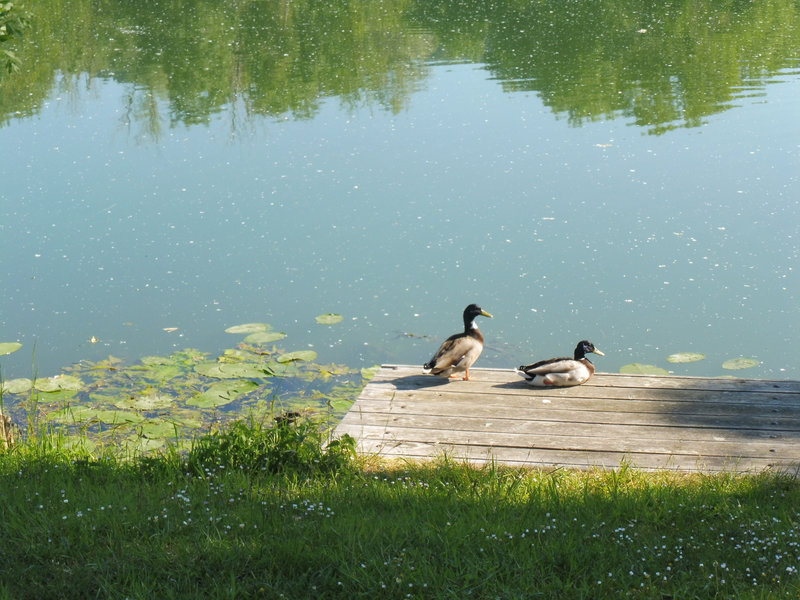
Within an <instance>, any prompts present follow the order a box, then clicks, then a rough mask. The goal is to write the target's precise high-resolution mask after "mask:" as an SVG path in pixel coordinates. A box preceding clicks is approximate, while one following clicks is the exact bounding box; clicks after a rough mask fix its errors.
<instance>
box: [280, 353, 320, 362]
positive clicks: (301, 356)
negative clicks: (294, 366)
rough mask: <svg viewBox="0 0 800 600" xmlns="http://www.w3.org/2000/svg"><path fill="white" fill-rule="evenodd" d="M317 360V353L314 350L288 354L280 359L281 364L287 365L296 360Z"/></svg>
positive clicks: (282, 355)
mask: <svg viewBox="0 0 800 600" xmlns="http://www.w3.org/2000/svg"><path fill="white" fill-rule="evenodd" d="M316 358H317V353H316V352H314V351H313V350H296V351H294V352H287V353H286V354H281V355H280V356H279V357H278V359H277V360H278V362H279V363H287V362H292V361H294V360H306V361H310V360H315V359H316Z"/></svg>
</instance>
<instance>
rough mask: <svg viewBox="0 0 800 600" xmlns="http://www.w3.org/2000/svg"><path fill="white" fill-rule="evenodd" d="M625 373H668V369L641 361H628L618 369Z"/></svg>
mask: <svg viewBox="0 0 800 600" xmlns="http://www.w3.org/2000/svg"><path fill="white" fill-rule="evenodd" d="M619 372H620V373H624V374H626V375H669V371H667V370H666V369H662V368H661V367H657V366H655V365H645V364H642V363H630V364H628V365H624V366H622V367H621V368H620V370H619Z"/></svg>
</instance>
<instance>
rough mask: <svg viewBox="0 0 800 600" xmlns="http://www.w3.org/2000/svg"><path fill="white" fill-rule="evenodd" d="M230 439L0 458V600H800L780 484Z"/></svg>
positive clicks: (794, 507)
mask: <svg viewBox="0 0 800 600" xmlns="http://www.w3.org/2000/svg"><path fill="white" fill-rule="evenodd" d="M323 441H324V434H322V433H320V432H319V430H318V429H317V428H316V426H315V424H313V423H311V422H307V421H302V420H300V421H297V422H284V423H282V424H280V425H279V426H278V427H276V428H271V427H265V426H263V425H262V424H259V423H256V422H252V421H246V422H239V423H237V424H235V425H231V426H227V427H226V429H225V430H223V431H220V432H217V433H216V434H214V435H211V436H208V437H206V438H202V439H200V440H197V441H196V442H195V443H194V446H193V449H192V450H191V451H190V452H189V453H188V454H179V453H177V452H169V451H168V452H165V453H162V454H160V455H156V456H150V457H142V458H139V459H135V460H122V459H119V458H117V457H115V456H114V455H108V456H105V457H103V456H100V457H97V456H90V455H87V454H85V453H84V454H76V451H75V450H65V449H64V448H61V447H59V444H58V440H57V439H52V438H48V437H47V436H38V437H36V438H33V439H30V440H27V441H25V442H24V443H22V444H19V445H17V446H15V447H14V448H13V449H12V450H11V451H10V452H6V453H2V454H0V506H2V511H1V513H0V514H2V518H0V599H6V598H8V599H12V598H13V599H15V600H18V599H26V598H98V597H99V598H291V599H297V598H315V599H316V598H343V599H345V598H346V599H352V598H369V599H373V598H391V599H395V598H453V599H463V598H481V599H483V598H487V599H489V598H618V597H631V598H659V599H666V598H676V599H678V598H680V599H685V598H703V599H705V598H773V597H776V598H777V597H787V596H788V597H798V596H799V595H800V576H799V574H798V569H799V568H800V529H799V527H800V526H799V525H798V521H799V520H800V485H799V484H798V480H797V479H796V478H795V477H793V476H788V475H780V474H774V473H773V474H769V473H768V474H761V475H751V476H742V475H734V474H721V475H713V476H704V475H681V474H674V473H645V472H640V471H637V470H635V469H630V468H622V469H620V470H618V471H615V472H603V471H590V472H573V471H565V470H553V471H540V470H521V469H510V468H501V467H499V466H497V465H488V466H485V467H470V466H466V465H464V464H461V463H459V462H457V461H453V460H448V459H446V458H443V459H441V460H439V461H437V462H435V463H432V464H427V465H424V464H398V463H394V464H385V463H380V462H377V461H369V462H365V461H363V460H359V459H355V458H354V457H353V454H352V445H351V443H350V442H349V440H344V441H343V442H342V443H340V444H338V445H334V446H332V447H330V446H329V447H324V446H323V444H322V442H323Z"/></svg>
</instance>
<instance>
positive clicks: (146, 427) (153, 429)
mask: <svg viewBox="0 0 800 600" xmlns="http://www.w3.org/2000/svg"><path fill="white" fill-rule="evenodd" d="M139 432H140V433H141V434H142V435H143V436H144V437H146V438H148V439H164V438H171V437H176V428H175V424H174V423H170V422H168V421H161V422H155V421H147V422H146V423H142V425H141V428H140V429H139Z"/></svg>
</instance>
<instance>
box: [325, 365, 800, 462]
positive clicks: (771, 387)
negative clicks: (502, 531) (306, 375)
mask: <svg viewBox="0 0 800 600" xmlns="http://www.w3.org/2000/svg"><path fill="white" fill-rule="evenodd" d="M470 375H471V379H470V381H461V380H446V379H442V378H438V377H432V376H427V375H423V374H422V373H421V370H420V368H419V367H415V366H404V365H384V366H382V367H381V369H380V370H379V371H378V373H377V374H376V375H375V377H374V378H373V379H372V381H371V382H370V383H369V384H368V385H367V386H366V387H365V388H364V390H363V391H362V393H361V395H360V396H359V397H358V399H357V400H356V402H355V403H354V404H353V406H352V407H351V409H350V410H349V411H348V413H347V414H346V415H345V417H344V418H343V419H342V421H341V423H340V424H339V425H338V427H337V428H336V431H335V435H343V434H345V433H347V434H349V435H351V436H353V437H354V438H355V439H356V440H357V442H358V448H359V451H360V452H362V453H367V454H377V455H380V456H384V457H387V458H408V459H414V460H419V459H421V460H424V459H432V458H435V457H437V456H441V455H448V456H450V457H453V458H456V459H463V460H468V461H473V462H476V463H482V462H487V461H497V462H501V463H508V464H514V465H526V466H533V467H557V466H564V467H571V468H593V467H599V468H606V469H609V468H610V469H613V468H618V467H620V466H621V465H622V464H627V465H630V466H635V467H637V468H641V469H647V470H655V469H669V470H681V471H702V472H715V471H737V472H743V471H746V472H757V471H761V470H764V469H775V470H784V471H793V472H794V471H797V470H798V469H800V382H798V381H783V380H775V381H772V380H756V379H734V378H703V377H679V376H666V377H651V376H643V375H620V374H605V373H598V374H596V375H595V376H594V377H593V378H592V379H591V380H590V381H589V382H588V383H586V384H584V385H582V386H577V387H572V388H554V389H540V388H532V387H531V386H529V385H527V384H526V383H525V382H524V381H523V380H522V379H521V378H520V377H519V376H518V375H517V374H516V373H515V372H514V371H511V370H504V369H472V370H470Z"/></svg>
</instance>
